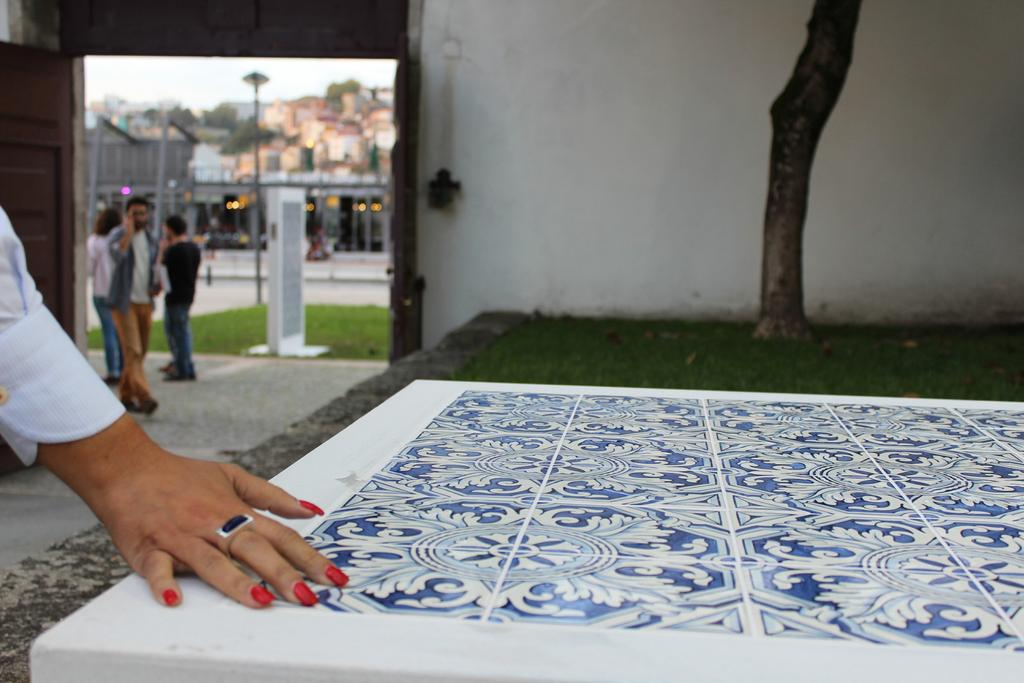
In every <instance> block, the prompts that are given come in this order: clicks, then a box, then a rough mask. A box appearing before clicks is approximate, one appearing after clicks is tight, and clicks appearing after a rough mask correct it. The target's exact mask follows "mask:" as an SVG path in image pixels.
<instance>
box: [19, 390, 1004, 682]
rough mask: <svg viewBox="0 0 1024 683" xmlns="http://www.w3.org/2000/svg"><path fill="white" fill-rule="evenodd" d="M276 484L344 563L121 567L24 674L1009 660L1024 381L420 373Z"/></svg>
mask: <svg viewBox="0 0 1024 683" xmlns="http://www.w3.org/2000/svg"><path fill="white" fill-rule="evenodd" d="M274 481H275V482H276V483H277V484H279V485H281V486H283V487H285V488H286V489H288V490H289V491H291V492H293V493H294V494H295V495H297V496H299V497H301V498H305V499H309V500H313V501H316V502H318V503H320V504H321V505H322V506H323V507H325V508H327V509H328V511H329V514H328V516H327V518H326V519H321V520H316V521H313V522H290V524H292V526H293V527H294V528H296V529H297V530H299V531H300V532H302V533H304V534H307V535H308V536H309V537H310V538H311V539H312V541H313V542H314V544H316V545H318V546H319V547H320V548H321V549H322V551H323V552H325V553H327V554H329V555H330V556H331V557H333V558H335V559H337V561H338V563H339V564H340V565H341V566H343V567H345V569H346V571H347V572H348V573H349V574H350V576H351V577H352V580H351V583H350V586H349V587H347V588H346V589H345V590H344V591H338V590H336V589H329V588H326V587H325V588H323V589H322V591H321V592H320V594H319V596H320V598H321V604H320V605H318V606H317V607H315V608H312V609H303V608H297V607H290V606H282V605H281V603H280V602H278V603H275V605H276V606H275V607H273V608H272V609H268V610H263V611H259V612H256V611H250V610H247V609H245V608H243V607H240V606H238V605H235V604H234V603H232V602H231V601H229V600H227V599H225V598H222V597H221V596H219V595H218V594H216V593H215V592H213V591H212V590H210V589H208V588H206V587H205V586H204V585H202V584H201V583H199V582H198V581H195V580H192V579H185V580H184V581H183V583H182V587H183V590H184V593H185V603H184V604H183V605H182V606H181V607H180V608H178V609H166V608H162V607H160V606H158V605H156V604H155V603H154V602H153V600H152V598H151V597H150V594H149V591H148V590H147V588H146V586H145V584H144V583H143V582H142V581H141V580H140V579H138V578H137V577H131V578H129V579H127V580H125V581H124V582H122V583H121V584H119V585H118V586H116V587H114V588H113V589H111V590H110V591H108V592H107V593H105V594H104V595H102V596H100V597H99V598H97V599H96V600H94V601H93V602H92V603H90V604H89V605H87V606H86V607H84V608H83V609H81V610H79V611H78V612H76V613H75V614H73V615H72V616H71V617H69V618H68V619H66V620H65V621H63V622H61V623H60V624H58V625H57V626H56V627H54V628H53V629H52V630H50V631H48V632H47V633H45V634H44V635H42V636H41V637H40V638H39V639H38V640H37V641H36V643H35V645H34V647H33V650H32V674H33V681H36V682H37V683H57V682H63V681H76V682H81V681H115V682H116V681H146V682H147V683H159V682H162V681H180V680H188V681H190V683H204V682H206V681H210V682H213V681H217V682H218V683H225V682H239V683H241V682H243V681H245V682H250V681H284V680H287V681H328V680H329V681H360V682H377V681H406V680H417V681H550V682H551V683H555V682H558V683H562V682H569V681H574V682H575V681H580V682H583V681H587V682H593V681H656V680H666V681H667V680H673V681H677V680H699V681H729V682H733V681H744V680H758V681H773V680H778V681H815V682H817V681H821V680H829V681H835V682H839V681H857V682H858V683H860V682H862V681H865V680H896V679H897V678H898V679H901V680H903V681H935V680H955V679H956V677H958V676H964V677H970V678H971V679H973V680H985V681H998V680H1007V681H1009V680H1019V679H1020V677H1021V676H1022V675H1024V674H1022V673H1021V672H1022V671H1024V652H1020V650H1022V649H1024V640H1022V638H1021V630H1022V628H1024V610H1022V608H1024V554H1022V548H1024V404H1011V403H988V402H968V401H937V400H920V399H885V398H870V399H868V398H863V397H836V396H806V395H774V394H771V395H769V394H737V393H729V392H706V391H700V392H696V391H670V390H654V389H619V388H608V387H567V386H532V385H508V384H481V383H459V382H416V383H414V384H413V385H411V386H409V387H408V388H406V389H405V390H403V391H402V392H400V393H398V394H397V395H395V396H394V397H392V398H391V399H389V400H388V401H387V402H385V403H384V404H382V405H381V406H380V407H378V408H377V409H375V410H374V411H372V412H371V413H369V414H368V415H366V416H365V417H363V418H362V419H360V420H359V421H358V422H356V423H355V424H353V425H351V426H350V427H349V428H347V429H346V430H344V431H343V432H341V433H340V434H338V435H337V436H335V437H334V438H332V439H331V440H330V441H328V442H327V443H325V444H323V445H322V446H320V447H319V448H317V449H316V450H314V451H312V452H311V453H309V454H308V455H307V456H306V457H304V458H303V459H301V460H300V461H299V462H297V463H296V464H295V465H293V466H292V467H290V468H288V469H287V470H285V471H284V472H282V473H281V474H280V475H279V476H278V477H276V478H275V479H274Z"/></svg>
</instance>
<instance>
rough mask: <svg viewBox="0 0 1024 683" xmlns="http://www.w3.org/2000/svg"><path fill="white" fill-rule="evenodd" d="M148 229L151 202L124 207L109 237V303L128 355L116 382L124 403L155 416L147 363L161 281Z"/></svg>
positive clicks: (155, 248) (131, 201)
mask: <svg viewBox="0 0 1024 683" xmlns="http://www.w3.org/2000/svg"><path fill="white" fill-rule="evenodd" d="M148 225H149V202H148V201H146V200H145V199H143V198H142V197H132V198H131V199H129V200H128V205H127V206H126V207H125V214H124V223H123V224H122V225H120V226H118V227H116V228H114V229H113V230H112V231H111V233H110V236H109V237H108V242H109V253H110V259H111V262H112V263H113V265H114V271H113V273H112V274H111V277H110V289H109V290H108V291H107V301H108V303H109V304H110V309H111V313H112V314H113V318H114V327H115V328H117V337H118V339H120V340H121V351H122V352H123V353H124V367H123V368H122V370H121V381H120V383H119V384H118V393H119V395H120V397H121V403H123V404H124V407H125V409H126V410H128V411H129V412H142V413H145V414H147V415H151V414H152V413H153V411H154V410H156V408H157V402H156V401H155V400H154V399H153V395H152V394H151V393H150V389H149V382H148V381H147V380H146V371H145V368H144V367H143V361H145V359H146V351H147V350H148V349H149V332H150V328H151V327H152V324H153V297H154V296H155V295H156V294H159V293H160V281H159V279H158V275H157V270H156V258H157V253H158V251H159V245H158V243H157V241H156V239H155V238H154V237H153V236H152V235H150V234H149V230H148V229H147V228H148Z"/></svg>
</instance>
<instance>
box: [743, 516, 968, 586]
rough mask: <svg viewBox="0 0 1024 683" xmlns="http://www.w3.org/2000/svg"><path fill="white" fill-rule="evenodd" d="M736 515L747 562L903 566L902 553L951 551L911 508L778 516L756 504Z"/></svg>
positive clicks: (900, 568) (794, 565)
mask: <svg viewBox="0 0 1024 683" xmlns="http://www.w3.org/2000/svg"><path fill="white" fill-rule="evenodd" d="M759 512H761V514H758V513H759ZM738 515H739V519H738V525H737V529H736V535H737V539H738V541H739V543H740V547H741V550H740V552H741V554H742V555H741V557H749V558H751V559H750V561H749V562H750V564H754V563H761V564H763V565H766V566H768V565H780V566H781V565H785V566H790V567H844V568H848V569H863V570H867V569H870V568H876V567H881V568H884V569H885V570H886V571H892V570H896V569H899V570H901V571H902V570H903V568H902V566H900V565H899V560H900V558H905V557H906V558H912V557H915V555H916V554H921V555H930V554H933V553H940V554H941V555H943V556H946V555H948V554H949V553H948V552H947V551H946V549H945V547H944V546H943V545H941V543H940V542H939V540H938V538H937V537H936V534H935V532H934V531H933V530H932V529H931V528H929V527H928V526H927V525H926V524H925V523H924V521H923V520H922V519H921V518H920V517H919V516H918V514H917V513H914V512H909V513H905V514H903V515H898V516H897V515H885V516H877V517H871V516H864V515H852V514H849V513H844V512H834V511H833V512H827V513H821V512H815V511H813V510H800V511H796V510H794V511H792V512H791V513H790V514H789V515H788V516H782V515H781V514H777V513H776V514H772V511H771V510H766V511H763V512H762V511H758V510H756V509H754V510H744V511H743V512H740V513H738ZM894 549H898V550H899V553H896V554H895V555H894V553H893V550H894Z"/></svg>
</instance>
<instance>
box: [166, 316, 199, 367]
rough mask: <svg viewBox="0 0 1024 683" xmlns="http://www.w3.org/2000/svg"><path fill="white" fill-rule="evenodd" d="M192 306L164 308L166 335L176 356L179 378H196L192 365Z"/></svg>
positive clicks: (168, 343)
mask: <svg viewBox="0 0 1024 683" xmlns="http://www.w3.org/2000/svg"><path fill="white" fill-rule="evenodd" d="M190 307H191V306H190V304H176V305H167V306H164V334H166V335H167V345H168V346H169V347H170V349H171V353H172V354H173V356H174V367H175V369H176V370H177V371H178V377H195V376H196V369H195V366H193V365H192V327H191V325H189V322H188V309H189V308H190Z"/></svg>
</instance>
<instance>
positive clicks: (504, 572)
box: [480, 394, 583, 623]
mask: <svg viewBox="0 0 1024 683" xmlns="http://www.w3.org/2000/svg"><path fill="white" fill-rule="evenodd" d="M582 400H583V394H579V395H577V396H576V403H575V404H574V405H573V407H572V413H571V414H570V415H569V421H568V422H566V423H565V429H563V430H562V436H561V438H560V439H559V440H558V446H557V447H556V448H555V454H554V455H552V456H551V462H550V463H548V469H547V471H545V472H544V479H542V480H541V482H540V487H538V489H537V495H535V496H534V497H533V502H532V503H531V504H530V508H529V509H528V510H527V511H526V519H524V520H523V524H522V526H520V527H519V533H518V534H516V540H515V541H514V542H513V543H512V550H511V551H509V554H508V557H506V558H505V563H504V564H503V565H502V567H501V574H499V575H498V581H497V582H496V583H495V584H494V590H492V591H491V599H490V600H489V601H488V602H487V607H486V608H485V609H484V613H483V615H482V616H481V617H480V621H482V622H484V623H486V622H489V621H490V620H491V613H492V612H493V611H494V606H495V603H497V602H498V593H500V592H501V588H502V586H503V585H504V584H505V580H506V579H507V578H508V574H509V572H510V571H511V570H512V560H514V559H515V557H516V553H518V552H519V546H520V545H521V544H522V542H523V537H524V536H525V535H526V529H527V527H529V526H530V521H531V520H533V513H534V512H535V511H536V510H537V505H538V504H539V503H540V497H541V496H542V495H544V490H545V489H546V488H547V485H548V480H549V479H550V478H551V472H553V471H554V469H555V462H556V461H557V460H558V454H559V453H561V452H562V445H563V444H564V443H565V435H566V434H568V433H569V427H570V426H571V425H572V421H573V420H574V419H576V411H577V410H578V409H579V407H580V401H582Z"/></svg>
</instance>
